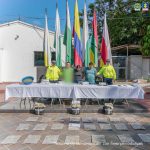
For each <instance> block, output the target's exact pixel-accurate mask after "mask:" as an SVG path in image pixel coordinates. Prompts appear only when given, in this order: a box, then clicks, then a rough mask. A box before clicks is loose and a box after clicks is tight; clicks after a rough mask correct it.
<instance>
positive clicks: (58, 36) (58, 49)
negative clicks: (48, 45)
mask: <svg viewBox="0 0 150 150" xmlns="http://www.w3.org/2000/svg"><path fill="white" fill-rule="evenodd" d="M61 45H62V44H61V31H60V17H59V13H58V5H57V3H56V23H55V40H54V48H55V50H56V65H57V66H58V67H61V66H62V61H61Z"/></svg>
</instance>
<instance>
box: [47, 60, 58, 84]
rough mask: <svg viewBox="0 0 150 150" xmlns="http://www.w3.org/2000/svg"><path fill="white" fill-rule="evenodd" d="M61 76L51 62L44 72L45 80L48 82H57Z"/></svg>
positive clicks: (54, 64)
mask: <svg viewBox="0 0 150 150" xmlns="http://www.w3.org/2000/svg"><path fill="white" fill-rule="evenodd" d="M60 75H61V71H60V69H59V68H58V67H57V66H56V61H54V60H53V61H52V65H51V66H48V68H47V71H46V79H47V80H49V81H50V82H58V80H59V77H60Z"/></svg>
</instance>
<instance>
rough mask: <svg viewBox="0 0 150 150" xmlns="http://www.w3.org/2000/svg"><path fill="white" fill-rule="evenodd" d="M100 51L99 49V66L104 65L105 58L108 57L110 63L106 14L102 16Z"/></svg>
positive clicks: (110, 55)
mask: <svg viewBox="0 0 150 150" xmlns="http://www.w3.org/2000/svg"><path fill="white" fill-rule="evenodd" d="M100 51H101V59H100V66H101V67H102V66H103V65H105V64H106V60H107V59H110V62H111V63H112V54H111V48H110V41H109V33H108V26H107V20H106V14H105V16H104V27H103V35H102V42H101V49H100Z"/></svg>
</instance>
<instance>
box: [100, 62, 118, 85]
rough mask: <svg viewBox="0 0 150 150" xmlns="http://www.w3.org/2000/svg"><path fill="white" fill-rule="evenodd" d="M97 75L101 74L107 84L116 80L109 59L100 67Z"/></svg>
mask: <svg viewBox="0 0 150 150" xmlns="http://www.w3.org/2000/svg"><path fill="white" fill-rule="evenodd" d="M97 75H103V77H104V82H106V84H107V85H112V84H113V80H116V72H115V69H114V67H113V66H112V65H111V64H110V60H109V59H107V60H106V65H104V66H103V67H102V68H101V69H100V71H99V72H98V73H97Z"/></svg>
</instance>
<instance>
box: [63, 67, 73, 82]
mask: <svg viewBox="0 0 150 150" xmlns="http://www.w3.org/2000/svg"><path fill="white" fill-rule="evenodd" d="M63 79H64V81H65V82H67V83H72V82H73V69H72V68H64V70H63Z"/></svg>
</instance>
